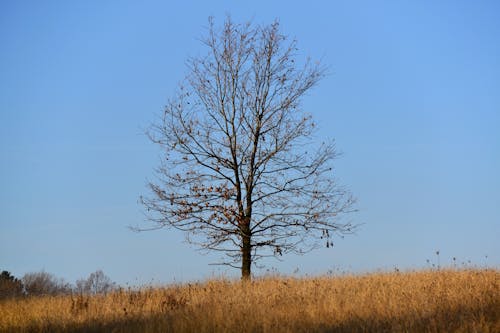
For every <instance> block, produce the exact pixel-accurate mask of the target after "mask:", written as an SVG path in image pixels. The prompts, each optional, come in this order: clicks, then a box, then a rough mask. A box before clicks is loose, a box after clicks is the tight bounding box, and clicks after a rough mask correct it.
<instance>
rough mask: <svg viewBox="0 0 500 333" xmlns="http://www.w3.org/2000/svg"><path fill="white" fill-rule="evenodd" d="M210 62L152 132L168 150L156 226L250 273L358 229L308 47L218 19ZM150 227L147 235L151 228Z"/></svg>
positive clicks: (203, 60)
mask: <svg viewBox="0 0 500 333" xmlns="http://www.w3.org/2000/svg"><path fill="white" fill-rule="evenodd" d="M203 43H204V45H205V46H206V47H207V48H208V54H207V55H206V56H203V57H196V58H192V59H190V60H189V61H188V67H189V74H188V76H187V78H186V80H185V82H184V84H181V85H180V87H179V90H178V93H177V94H176V96H175V97H174V98H173V99H171V100H170V101H169V102H168V104H167V105H166V107H165V110H164V113H163V114H162V117H161V119H160V120H159V122H158V123H156V124H154V125H153V126H152V127H151V129H150V130H149V132H148V135H149V137H150V139H151V140H152V141H153V142H155V143H157V144H159V145H160V146H161V148H162V153H164V155H163V156H162V163H161V165H160V167H159V168H157V170H156V171H157V176H158V177H157V180H156V181H155V182H151V183H150V184H149V188H150V190H151V193H152V195H150V196H148V197H141V201H142V203H143V204H144V205H145V207H146V208H147V211H148V212H150V213H149V214H148V217H149V219H150V220H151V221H153V222H154V223H155V226H154V228H158V227H173V228H176V229H179V230H182V231H185V232H186V235H187V240H188V241H189V242H190V243H193V244H196V245H198V246H199V247H200V248H201V249H206V250H214V251H222V252H223V253H224V254H225V255H227V256H224V258H225V259H223V261H222V262H221V264H227V265H230V266H232V267H237V268H241V273H242V277H243V278H244V279H246V278H250V275H251V265H252V263H253V262H255V261H256V260H258V259H260V258H262V257H264V256H281V255H283V254H285V253H289V252H294V253H304V252H305V251H308V250H311V249H313V248H315V247H316V246H318V245H319V244H326V246H328V247H329V246H331V245H333V244H332V243H331V237H332V236H333V235H334V234H335V233H337V234H344V233H350V232H352V230H353V227H354V226H353V225H352V224H351V223H349V222H345V221H344V220H343V219H342V216H343V215H344V214H345V213H348V212H351V211H352V210H353V208H352V207H353V202H354V200H353V198H352V196H351V195H350V193H349V192H348V191H347V190H346V189H344V188H343V187H341V186H338V185H337V184H336V182H335V180H334V178H333V171H332V165H331V164H332V163H331V162H332V161H333V160H334V158H335V157H336V156H337V153H336V150H335V146H334V144H333V141H330V142H323V143H320V144H318V143H316V142H315V141H314V139H313V132H314V128H315V127H314V122H313V121H312V118H311V116H310V115H309V114H307V113H305V112H304V111H302V110H301V108H300V103H301V100H302V98H303V97H304V95H305V94H306V93H307V92H308V91H309V90H310V89H311V88H312V87H314V86H315V85H316V84H317V83H318V82H319V81H320V79H322V78H323V77H324V74H325V69H324V67H322V66H321V65H320V64H319V63H313V62H311V61H309V60H306V61H303V62H302V63H301V64H299V62H297V60H296V58H297V57H296V56H297V53H296V51H297V48H296V41H295V40H291V41H290V40H289V39H288V38H287V37H286V36H285V35H283V34H281V33H280V31H279V24H278V22H274V23H273V24H271V25H267V26H253V25H252V24H250V23H248V24H235V23H233V22H232V21H231V19H230V18H227V20H226V21H225V24H224V26H223V28H222V29H220V30H218V29H217V28H216V27H215V26H214V24H213V20H212V19H210V20H209V28H208V35H207V37H206V38H205V39H203ZM142 230H144V229H142Z"/></svg>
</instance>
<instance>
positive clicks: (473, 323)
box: [0, 269, 500, 332]
mask: <svg viewBox="0 0 500 333" xmlns="http://www.w3.org/2000/svg"><path fill="white" fill-rule="evenodd" d="M0 331H2V332H111V331H113V332H500V272H499V271H498V270H491V269H490V270H486V269H485V270H441V271H418V272H408V273H397V272H395V273H374V274H366V275H362V276H342V277H316V278H304V279H297V278H288V277H276V278H264V279H256V280H254V281H252V282H250V283H241V282H239V281H224V280H216V281H207V282H204V283H196V284H183V285H178V286H169V287H165V288H144V289H141V290H139V291H125V290H121V291H117V292H114V293H112V294H108V295H105V296H104V295H100V296H99V295H98V296H82V295H73V296H56V297H38V298H22V299H17V300H16V299H12V300H5V301H3V302H1V303H0Z"/></svg>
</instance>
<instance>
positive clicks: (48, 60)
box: [0, 1, 500, 284]
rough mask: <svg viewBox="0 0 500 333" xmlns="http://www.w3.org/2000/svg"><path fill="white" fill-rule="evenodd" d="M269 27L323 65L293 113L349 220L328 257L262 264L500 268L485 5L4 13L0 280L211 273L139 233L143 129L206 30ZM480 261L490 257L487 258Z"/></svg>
mask: <svg viewBox="0 0 500 333" xmlns="http://www.w3.org/2000/svg"><path fill="white" fill-rule="evenodd" d="M226 14H231V16H232V18H233V19H234V20H235V21H237V22H242V21H247V20H252V21H253V22H255V23H257V24H258V23H270V22H272V21H273V20H274V19H275V18H277V19H279V21H280V23H281V27H282V31H283V32H284V33H286V34H288V35H289V36H292V37H296V38H297V40H298V42H299V44H298V45H299V48H300V51H299V55H301V56H304V57H306V56H308V55H310V56H311V57H312V58H315V59H318V58H320V59H322V61H323V62H324V63H325V64H326V65H328V66H329V67H330V75H329V76H328V77H327V78H325V79H324V80H323V82H321V83H320V85H319V86H318V87H317V88H316V89H314V90H313V91H312V92H311V93H310V94H309V95H308V96H307V98H306V99H305V100H304V104H303V107H304V109H305V110H307V111H309V112H310V113H312V115H313V117H314V118H315V119H316V120H317V121H318V122H319V124H320V128H319V130H318V136H319V137H333V138H335V139H336V141H337V147H338V148H339V150H341V151H342V152H343V153H344V154H343V156H342V158H340V159H339V160H337V164H336V170H337V177H338V178H339V179H340V180H341V182H342V183H344V184H346V185H347V186H349V188H350V189H351V190H352V191H353V192H354V194H355V195H356V197H357V198H358V208H359V212H358V213H357V214H354V215H352V216H351V219H352V220H353V221H354V222H357V223H364V225H363V226H362V227H361V228H360V229H359V231H358V233H357V234H356V235H353V236H347V237H345V238H344V239H338V240H336V242H335V247H334V248H333V249H320V250H317V251H314V252H311V253H310V254H308V255H305V256H287V257H285V258H284V261H283V262H280V261H276V260H269V261H266V262H264V264H265V265H266V268H264V269H260V270H256V271H255V273H257V275H259V274H264V273H265V272H266V269H276V270H277V271H279V272H281V273H284V274H290V273H291V272H293V271H294V270H295V269H296V268H298V269H299V272H301V273H303V274H306V273H307V274H321V273H325V272H327V271H328V270H331V269H332V270H349V271H354V272H364V271H373V270H378V269H382V270H390V269H393V268H394V267H399V268H403V269H409V268H421V267H426V265H427V263H426V260H427V259H429V260H430V261H431V262H437V258H436V255H435V252H436V251H437V250H439V251H440V261H441V264H451V262H452V258H453V257H456V258H457V262H458V263H461V262H468V261H469V260H470V261H471V263H473V264H475V265H481V266H482V265H489V266H496V267H498V266H499V265H500V242H499V241H498V239H500V174H499V170H500V130H499V128H500V43H499V40H500V5H499V4H498V2H496V1H379V2H377V3H376V4H375V2H374V1H309V2H304V1H297V2H293V1H273V2H271V1H246V2H243V1H210V2H209V1H198V2H195V1H182V2H174V1H171V2H168V1H43V2H42V1H1V2H0V269H2V270H3V269H6V270H9V271H11V272H12V273H13V274H14V275H16V276H22V275H23V274H24V273H26V272H30V271H39V270H42V269H44V270H45V271H48V272H51V273H54V274H55V275H57V276H60V277H63V278H65V279H67V280H68V281H70V282H74V281H75V280H76V279H77V278H81V277H85V276H87V275H88V274H89V273H90V272H92V271H95V270H97V269H103V270H104V271H105V273H106V274H107V275H109V276H110V277H111V278H112V279H113V280H114V281H117V282H119V283H122V284H124V283H129V284H141V283H149V282H151V281H153V282H158V283H159V282H171V281H188V280H196V279H204V278H208V277H211V276H217V275H220V274H225V275H229V276H237V275H238V272H237V271H235V270H226V269H224V268H218V267H214V266H210V265H209V263H211V262H214V261H216V259H217V257H216V256H212V255H201V254H200V253H198V252H197V251H196V250H195V249H193V248H191V247H190V246H189V245H187V244H185V243H184V242H183V235H182V234H180V233H178V232H175V231H169V230H161V231H155V232H145V233H134V232H131V231H130V230H129V229H128V226H131V225H139V226H140V225H145V221H144V216H143V213H142V207H141V206H140V205H139V204H138V197H139V196H140V195H141V194H145V193H146V187H145V184H146V181H147V179H148V178H151V177H152V176H153V168H154V167H155V166H157V164H158V157H159V154H160V152H159V150H158V149H157V147H155V146H154V145H153V144H151V143H150V142H149V141H148V140H147V138H146V137H145V135H144V134H143V132H144V129H145V128H147V126H148V125H149V124H150V123H151V122H152V121H154V120H155V119H156V116H157V115H158V114H159V113H160V112H161V110H162V106H163V105H165V104H166V101H167V99H168V98H169V97H170V96H171V95H172V94H173V92H174V90H175V88H176V85H177V84H178V82H179V81H181V80H182V78H183V76H184V75H185V74H186V67H185V60H186V58H187V57H188V56H192V55H198V54H203V53H204V52H205V50H204V49H203V47H202V45H201V43H200V41H199V38H200V37H202V36H203V34H204V32H205V31H206V26H207V18H208V16H214V17H215V19H216V23H218V24H221V23H222V22H223V20H224V18H225V15H226ZM486 256H488V257H487V258H486Z"/></svg>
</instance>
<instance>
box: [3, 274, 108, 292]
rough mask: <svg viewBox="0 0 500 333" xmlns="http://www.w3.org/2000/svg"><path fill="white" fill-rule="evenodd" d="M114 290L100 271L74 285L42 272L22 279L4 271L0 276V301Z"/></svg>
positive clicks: (26, 275)
mask: <svg viewBox="0 0 500 333" xmlns="http://www.w3.org/2000/svg"><path fill="white" fill-rule="evenodd" d="M115 288H116V284H115V283H114V282H113V281H111V279H110V278H109V277H108V276H106V275H105V274H104V272H103V271H102V270H97V271H95V272H93V273H91V274H90V275H89V276H88V277H87V278H86V279H79V280H77V281H76V282H75V284H71V283H68V282H66V281H65V280H64V279H62V278H58V277H56V276H55V275H54V274H51V273H47V272H44V271H41V272H33V273H27V274H25V275H24V276H23V277H22V278H17V277H15V276H13V275H12V274H11V273H10V272H9V271H5V270H4V271H2V273H1V274H0V299H5V298H12V297H25V296H42V295H51V296H54V295H67V294H72V293H80V294H106V293H108V292H110V291H112V290H113V289H115Z"/></svg>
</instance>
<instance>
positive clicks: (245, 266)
mask: <svg viewBox="0 0 500 333" xmlns="http://www.w3.org/2000/svg"><path fill="white" fill-rule="evenodd" d="M245 222H246V223H245V224H244V225H243V228H242V229H243V230H242V232H241V234H242V246H241V279H242V280H250V279H251V275H250V274H251V267H252V245H251V235H250V223H249V221H245Z"/></svg>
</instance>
